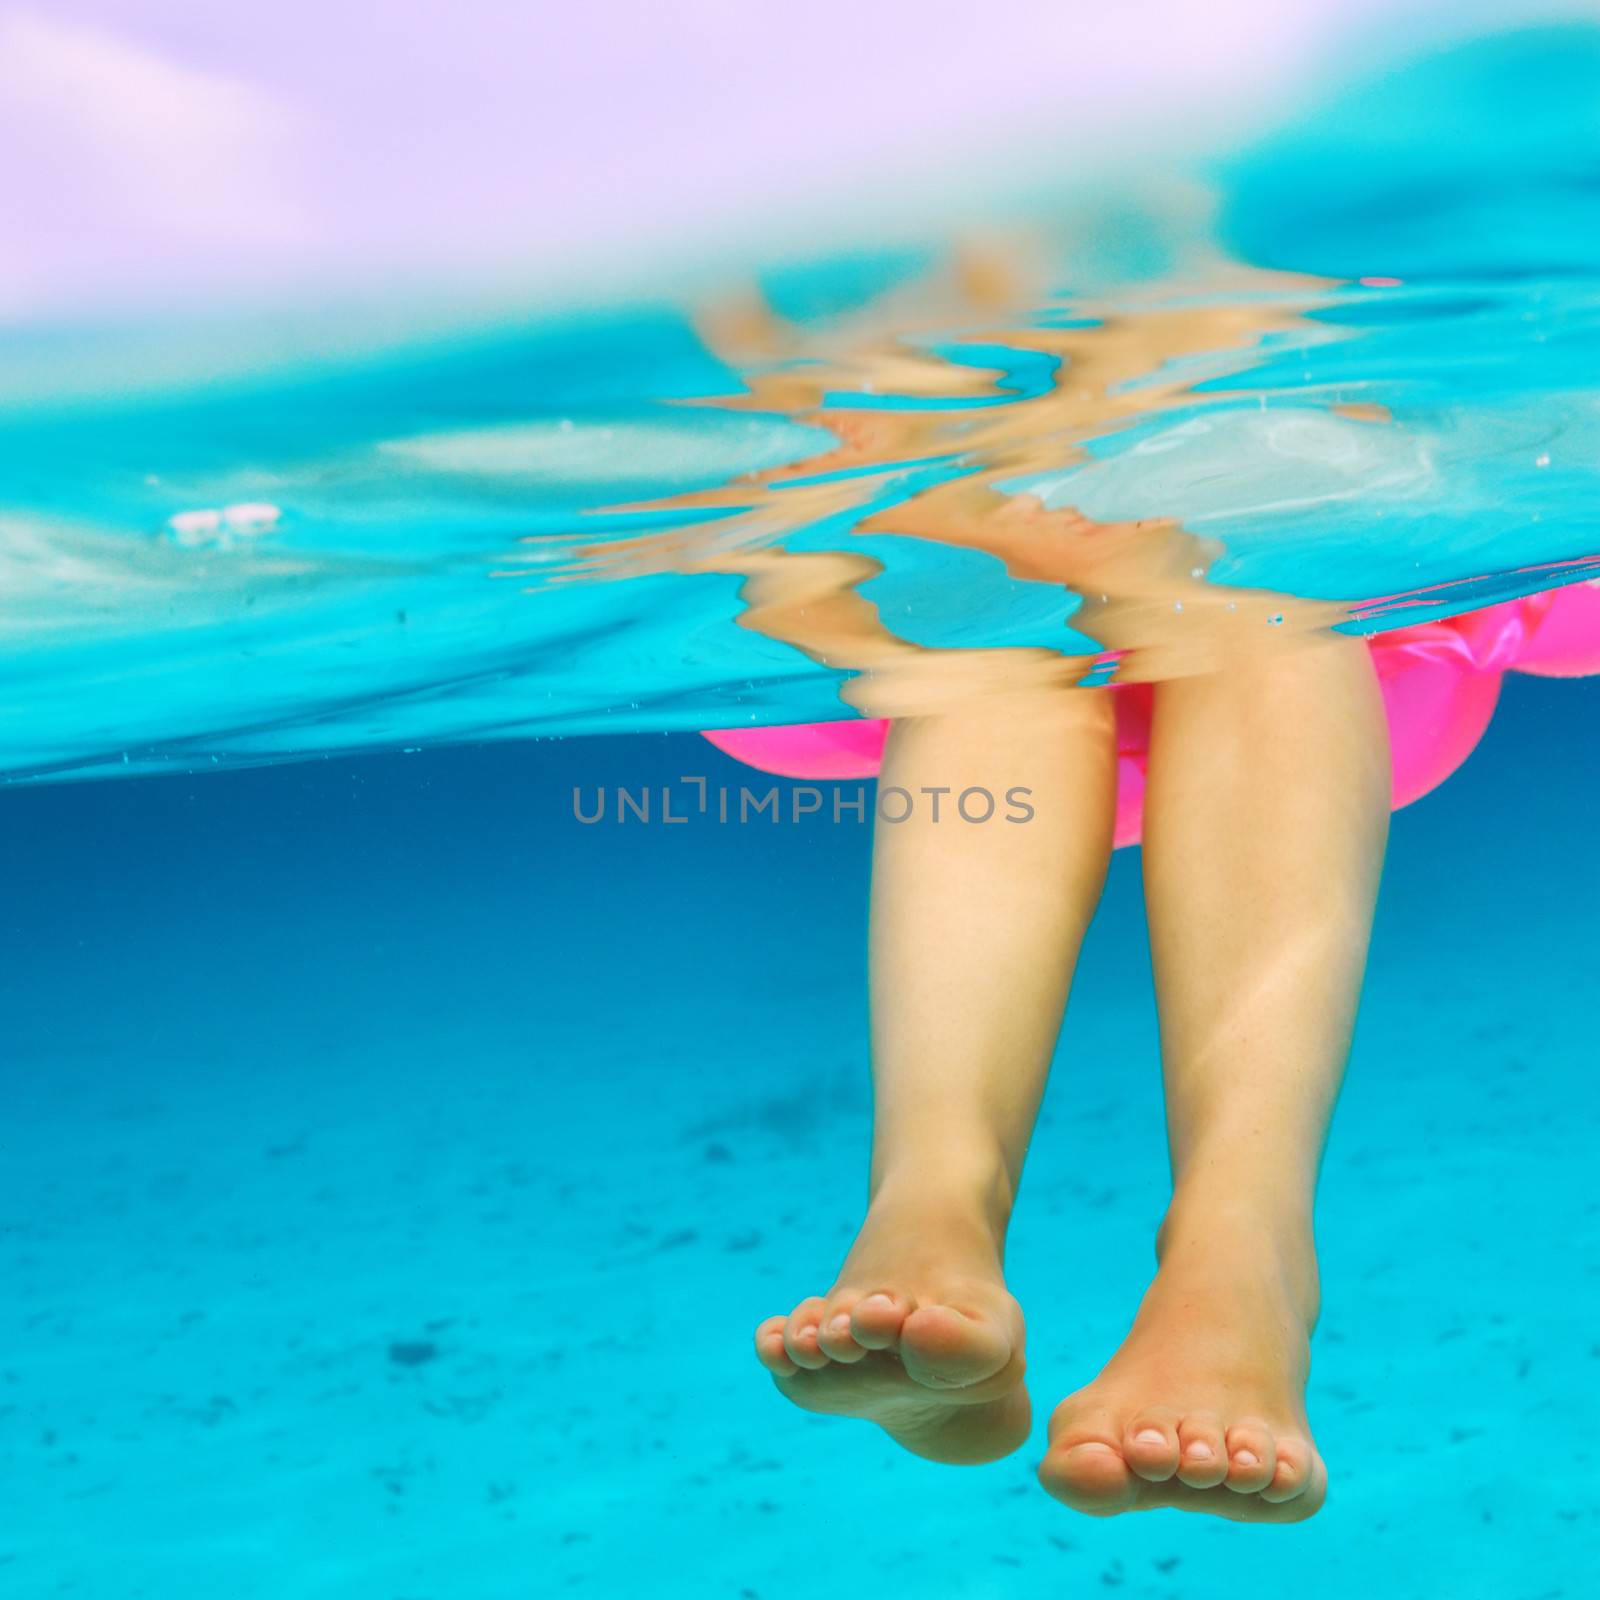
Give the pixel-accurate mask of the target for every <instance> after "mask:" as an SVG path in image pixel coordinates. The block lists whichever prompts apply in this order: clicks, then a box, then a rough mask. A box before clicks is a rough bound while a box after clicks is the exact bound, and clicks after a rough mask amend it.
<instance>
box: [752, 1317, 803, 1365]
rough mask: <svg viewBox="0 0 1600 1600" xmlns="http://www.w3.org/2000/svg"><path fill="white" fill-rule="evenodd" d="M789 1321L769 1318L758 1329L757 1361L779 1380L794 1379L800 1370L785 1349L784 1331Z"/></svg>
mask: <svg viewBox="0 0 1600 1600" xmlns="http://www.w3.org/2000/svg"><path fill="white" fill-rule="evenodd" d="M788 1321H789V1319H788V1318H787V1317H768V1318H767V1320H766V1321H765V1322H763V1323H762V1324H761V1326H760V1327H759V1328H757V1329H756V1359H757V1360H758V1361H759V1362H760V1363H761V1365H762V1366H764V1367H765V1368H766V1369H767V1371H768V1372H770V1373H772V1374H773V1375H774V1376H775V1377H779V1378H792V1377H793V1376H794V1375H795V1373H797V1372H798V1371H799V1370H800V1369H799V1368H798V1367H797V1366H796V1365H795V1364H794V1362H792V1361H791V1360H790V1359H789V1353H788V1351H786V1350H785V1349H784V1347H783V1330H784V1328H785V1326H786V1325H787V1323H788Z"/></svg>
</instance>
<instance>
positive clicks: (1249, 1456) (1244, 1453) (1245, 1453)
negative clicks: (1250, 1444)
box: [1233, 1450, 1261, 1467]
mask: <svg viewBox="0 0 1600 1600" xmlns="http://www.w3.org/2000/svg"><path fill="white" fill-rule="evenodd" d="M1233 1463H1234V1465H1235V1466H1237V1467H1258V1466H1260V1465H1261V1457H1260V1456H1258V1455H1257V1454H1256V1453H1255V1451H1254V1450H1241V1451H1240V1452H1239V1453H1238V1454H1237V1455H1236V1456H1235V1457H1234V1458H1233Z"/></svg>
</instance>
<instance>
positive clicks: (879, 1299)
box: [861, 1294, 894, 1310]
mask: <svg viewBox="0 0 1600 1600" xmlns="http://www.w3.org/2000/svg"><path fill="white" fill-rule="evenodd" d="M861 1303H862V1305H864V1306H877V1307H878V1308H879V1309H880V1310H888V1308H889V1307H891V1306H892V1305H893V1304H894V1300H893V1299H892V1298H891V1297H890V1296H889V1295H886V1294H869V1295H868V1296H867V1298H866V1299H865V1300H863V1301H862V1302H861Z"/></svg>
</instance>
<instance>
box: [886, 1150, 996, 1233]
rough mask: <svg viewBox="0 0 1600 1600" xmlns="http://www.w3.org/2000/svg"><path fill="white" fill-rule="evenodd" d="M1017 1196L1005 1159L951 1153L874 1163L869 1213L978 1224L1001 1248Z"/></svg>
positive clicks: (958, 1223) (957, 1223)
mask: <svg viewBox="0 0 1600 1600" xmlns="http://www.w3.org/2000/svg"><path fill="white" fill-rule="evenodd" d="M1014 1199H1015V1183H1014V1180H1013V1178H1012V1176H1011V1174H1010V1172H1009V1171H1008V1170H1007V1169H1006V1167H1005V1164H1004V1163H1003V1162H999V1161H995V1162H985V1161H981V1160H980V1161H961V1160H955V1159H950V1158H948V1157H946V1158H945V1159H942V1160H941V1159H938V1158H928V1159H923V1160H918V1161H901V1162H896V1163H894V1164H892V1165H890V1164H887V1163H885V1164H878V1163H875V1164H874V1166H873V1171H872V1180H871V1185H870V1189H869V1209H870V1210H871V1211H874V1212H877V1213H879V1214H880V1215H881V1214H883V1213H886V1212H907V1211H910V1212H915V1213H918V1214H920V1215H923V1216H934V1217H945V1218H947V1219H948V1220H949V1221H950V1222H951V1224H952V1225H960V1224H966V1223H974V1224H977V1225H978V1226H979V1227H980V1228H981V1229H982V1230H983V1231H984V1232H985V1233H986V1234H987V1235H988V1236H989V1237H990V1238H991V1239H992V1240H993V1242H994V1246H995V1249H996V1250H997V1251H999V1250H1003V1248H1004V1246H1005V1236H1006V1229H1007V1227H1008V1226H1009V1225H1010V1221H1011V1207H1012V1204H1013V1201H1014Z"/></svg>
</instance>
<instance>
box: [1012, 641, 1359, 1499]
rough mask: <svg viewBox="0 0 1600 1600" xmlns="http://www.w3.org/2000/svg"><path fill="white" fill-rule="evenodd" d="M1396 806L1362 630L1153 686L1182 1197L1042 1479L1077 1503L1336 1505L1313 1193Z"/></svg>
mask: <svg viewBox="0 0 1600 1600" xmlns="http://www.w3.org/2000/svg"><path fill="white" fill-rule="evenodd" d="M1388 815H1389V762H1388V740H1387V730H1386V727H1385V723H1384V715H1383V708H1382V703H1381V700H1380V698H1379V695H1378V689H1377V683H1376V680H1375V677H1374V674H1373V671H1372V664H1371V660H1370V657H1369V654H1368V651H1367V648H1366V646H1365V645H1364V644H1363V643H1361V642H1359V641H1350V640H1334V641H1330V642H1328V643H1324V644H1312V645H1308V646H1306V647H1304V648H1300V649H1298V650H1293V651H1290V652H1289V653H1287V654H1286V655H1285V656H1283V658H1282V659H1281V660H1275V661H1270V662H1256V663H1249V664H1245V665H1243V666H1239V667H1234V668H1229V669H1225V670H1223V671H1220V672H1217V673H1213V674H1210V675H1208V676H1205V677H1201V678H1191V679H1180V680H1175V681H1172V682H1167V683H1162V684H1160V685H1159V686H1158V688H1157V691H1156V709H1155V722H1154V729H1153V742H1152V748H1151V772H1150V787H1149V791H1148V793H1147V796H1146V823H1145V832H1146V843H1145V860H1144V870H1145V893H1146V900H1147V904H1148V907H1149V913H1150V931H1151V948H1152V955H1153V958H1154V965H1155V977H1156V986H1157V991H1158V996H1159V1000H1160V1006H1161V1037H1162V1057H1163V1063H1164V1075H1165V1079H1166V1091H1167V1116H1168V1127H1169V1142H1170V1146H1171V1154H1172V1168H1173V1179H1174V1189H1173V1198H1172V1204H1171V1208H1170V1209H1169V1211H1168V1213H1167V1217H1166V1221H1165V1222H1164V1223H1163V1225H1162V1228H1161V1233H1160V1237H1159V1241H1158V1256H1159V1260H1160V1269H1159V1271H1158V1273H1157V1275H1156V1279H1155V1282H1154V1284H1153V1285H1152V1286H1151V1289H1150V1291H1149V1293H1148V1294H1147V1295H1146V1297H1145V1300H1144V1303H1143V1304H1142V1306H1141V1307H1140V1310H1139V1314H1138V1317H1137V1319H1136V1320H1135V1323H1134V1326H1133V1330H1132V1332H1131V1333H1130V1334H1129V1336H1128V1338H1127V1340H1126V1342H1125V1343H1124V1344H1123V1346H1122V1348H1121V1349H1120V1350H1119V1351H1118V1352H1117V1354H1116V1355H1115V1356H1114V1357H1113V1358H1112V1360H1111V1362H1110V1363H1109V1365H1108V1366H1107V1367H1106V1368H1105V1370H1104V1371H1103V1372H1102V1373H1101V1374H1100V1376H1099V1377H1098V1378H1097V1379H1096V1380H1095V1381H1094V1382H1093V1383H1092V1384H1090V1385H1089V1386H1088V1387H1087V1388H1086V1389H1082V1390H1080V1391H1079V1392H1078V1393H1077V1394H1075V1395H1072V1396H1070V1397H1069V1398H1068V1399H1067V1400H1065V1401H1063V1402H1062V1405H1061V1406H1060V1408H1059V1409H1058V1411H1057V1413H1056V1416H1055V1418H1054V1419H1053V1421H1052V1424H1051V1439H1052V1445H1051V1450H1050V1453H1049V1455H1048V1457H1047V1458H1046V1461H1045V1465H1044V1468H1043V1470H1042V1477H1043V1479H1044V1482H1045V1485H1046V1487H1047V1488H1049V1489H1050V1490H1051V1491H1052V1492H1053V1493H1055V1494H1056V1495H1058V1496H1059V1497H1060V1498H1061V1499H1063V1500H1065V1501H1066V1502H1067V1503H1068V1504H1069V1505H1073V1506H1076V1507H1077V1508H1079V1509H1081V1510H1086V1511H1096V1512H1102V1513H1103V1512H1110V1511H1122V1510H1128V1509H1136V1508H1140V1507H1145V1506H1161V1505H1176V1506H1183V1507H1187V1508H1189V1509H1194V1510H1202V1511H1213V1512H1217V1513H1220V1514H1221V1515H1224V1516H1230V1517H1237V1518H1245V1519H1254V1520H1262V1521H1290V1520H1298V1519H1299V1518H1301V1517H1304V1516H1309V1515H1310V1514H1311V1513H1312V1512H1313V1511H1315V1510H1316V1509H1317V1507H1318V1506H1319V1505H1320V1504H1321V1502H1322V1498H1323V1495H1324V1493H1325V1485H1326V1473H1325V1471H1324V1469H1323V1466H1322V1463H1321V1460H1320V1458H1319V1457H1318V1456H1317V1454H1316V1452H1315V1450H1314V1448H1313V1447H1312V1445H1311V1439H1310V1432H1309V1428H1308V1425H1307V1422H1306V1416H1305V1409H1304V1400H1303V1394H1304V1387H1305V1381H1306V1376H1307V1370H1308V1365H1309V1349H1308V1340H1309V1336H1310V1330H1311V1326H1312V1323H1313V1321H1314V1320H1315V1317H1316V1312H1317V1267H1316V1256H1315V1253H1314V1250H1313V1245H1312V1234H1311V1209H1312V1191H1313V1187H1314V1184H1315V1181H1316V1172H1317V1166H1318V1162H1319V1159H1320V1156H1321V1151H1322V1145H1323V1140H1324V1136H1325V1134H1326V1131H1327V1126H1328V1119H1329V1117H1330V1115H1331V1113H1332V1110H1333V1102H1334V1097H1335V1095H1336V1093H1337V1091H1338V1086H1339V1080H1340V1076H1341V1074H1342V1072H1343V1069H1344V1062H1345V1056H1346V1053H1347V1051H1348V1048H1349V1040H1350V1033H1351V1028H1352V1026H1353V1024H1354V1020H1355V1010H1356V1000H1357V995H1358V992H1359V990H1360V986H1361V977H1362V972H1363V969H1364V967H1365V964H1366V951H1367V939H1368V934H1369V931H1370V928H1371V922H1372V911H1373V901H1374V897H1375V894H1376V890H1377V884H1378V874H1379V869H1380V867H1381V864H1382V857H1383V848H1384V841H1385V838H1386V834H1387V826H1388Z"/></svg>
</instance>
